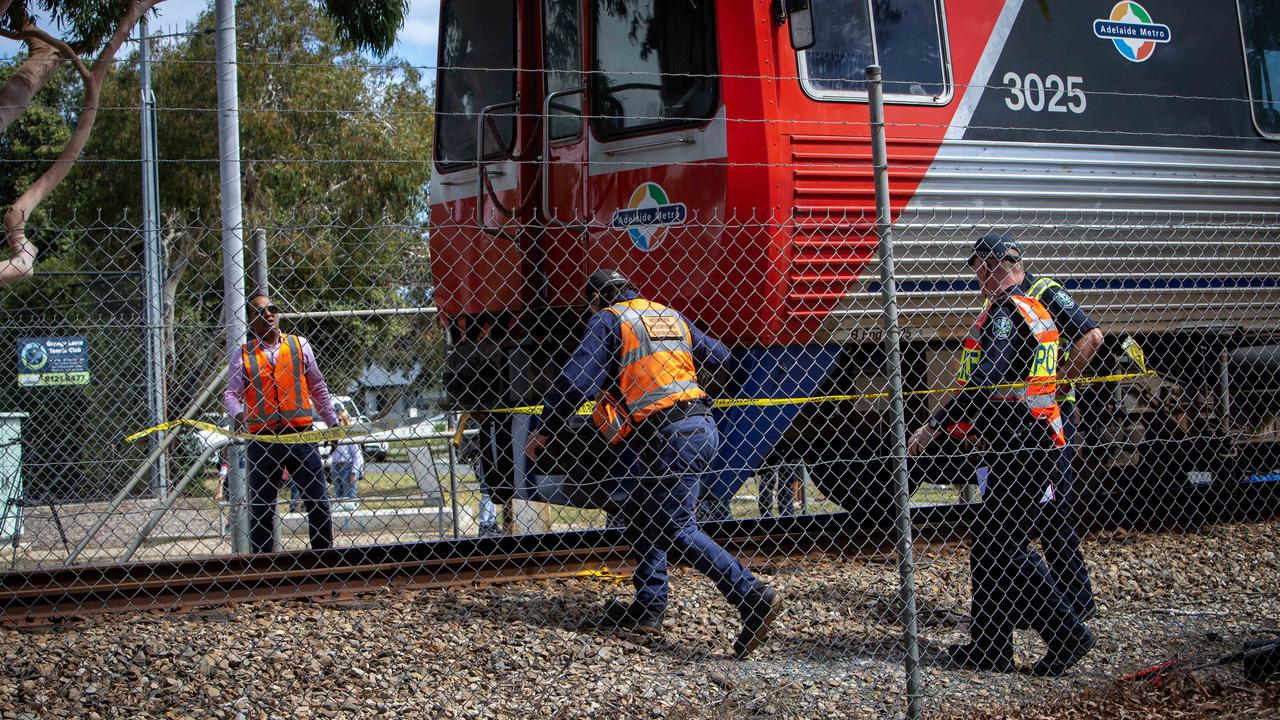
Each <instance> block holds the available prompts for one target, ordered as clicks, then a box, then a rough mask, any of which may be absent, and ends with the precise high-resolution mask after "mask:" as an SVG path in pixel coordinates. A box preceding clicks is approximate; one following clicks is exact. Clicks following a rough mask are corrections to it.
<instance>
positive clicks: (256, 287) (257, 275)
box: [249, 228, 271, 294]
mask: <svg viewBox="0 0 1280 720" xmlns="http://www.w3.org/2000/svg"><path fill="white" fill-rule="evenodd" d="M249 237H250V238H251V242H250V243H249V267H250V268H252V270H253V291H254V292H261V293H268V294H270V292H271V289H270V286H269V285H268V284H267V231H266V230H264V229H263V228H254V229H253V233H252V234H251V235H250V236H249Z"/></svg>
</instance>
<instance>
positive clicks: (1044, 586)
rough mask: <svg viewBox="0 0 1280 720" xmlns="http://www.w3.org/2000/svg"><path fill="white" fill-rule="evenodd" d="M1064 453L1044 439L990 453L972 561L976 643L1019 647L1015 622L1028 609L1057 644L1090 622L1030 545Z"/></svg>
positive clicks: (1006, 649)
mask: <svg viewBox="0 0 1280 720" xmlns="http://www.w3.org/2000/svg"><path fill="white" fill-rule="evenodd" d="M1059 453H1060V451H1059V450H1057V449H1053V448H1043V447H1034V448H1004V449H1003V450H995V451H993V452H991V453H990V460H991V463H990V467H991V470H990V474H989V475H988V480H987V482H988V485H987V494H986V495H985V496H984V498H983V500H982V505H981V506H980V508H979V510H978V517H977V523H976V525H975V526H974V527H973V528H972V535H973V548H972V551H971V552H970V555H969V569H970V576H971V582H972V589H973V601H972V616H973V624H972V627H971V634H972V636H973V640H974V642H975V643H977V644H978V645H979V646H981V647H985V648H988V649H989V650H991V651H993V652H996V653H1011V652H1012V650H1013V627H1014V624H1015V622H1016V621H1017V619H1018V618H1019V617H1022V616H1024V614H1025V616H1026V617H1027V619H1028V620H1029V621H1030V624H1031V627H1032V629H1033V630H1036V631H1037V632H1039V633H1040V635H1041V637H1043V638H1044V639H1045V641H1046V642H1049V643H1051V644H1053V643H1058V642H1062V641H1065V640H1066V639H1067V638H1070V637H1073V636H1075V635H1078V634H1079V633H1080V632H1081V631H1082V630H1083V626H1082V625H1081V623H1080V619H1079V618H1078V617H1077V616H1076V615H1075V613H1074V611H1073V610H1072V609H1071V606H1070V604H1069V603H1068V602H1067V601H1066V600H1065V599H1064V598H1063V596H1062V593H1061V592H1060V591H1059V589H1058V587H1057V585H1056V583H1055V582H1054V579H1053V576H1052V575H1051V574H1050V573H1049V570H1048V568H1047V567H1046V566H1045V564H1044V562H1043V561H1042V560H1041V559H1040V557H1039V555H1037V554H1036V553H1035V551H1033V550H1032V549H1031V548H1030V547H1029V545H1028V542H1029V539H1030V536H1031V530H1032V526H1033V523H1035V522H1036V520H1037V518H1038V516H1039V500H1040V498H1041V497H1042V496H1043V494H1044V489H1045V486H1046V485H1047V484H1048V482H1049V479H1050V477H1051V476H1052V474H1053V472H1054V468H1055V465H1056V461H1057V458H1058V454H1059Z"/></svg>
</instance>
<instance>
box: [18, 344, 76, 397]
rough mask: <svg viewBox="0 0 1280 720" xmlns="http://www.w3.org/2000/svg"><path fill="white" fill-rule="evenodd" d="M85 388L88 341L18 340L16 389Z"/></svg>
mask: <svg viewBox="0 0 1280 720" xmlns="http://www.w3.org/2000/svg"><path fill="white" fill-rule="evenodd" d="M88 384H89V341H88V340H85V339H84V338H83V337H80V336H75V337H39V338H18V385H20V386H22V387H46V386H51V385H88Z"/></svg>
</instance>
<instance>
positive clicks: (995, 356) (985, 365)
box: [929, 288, 1092, 670]
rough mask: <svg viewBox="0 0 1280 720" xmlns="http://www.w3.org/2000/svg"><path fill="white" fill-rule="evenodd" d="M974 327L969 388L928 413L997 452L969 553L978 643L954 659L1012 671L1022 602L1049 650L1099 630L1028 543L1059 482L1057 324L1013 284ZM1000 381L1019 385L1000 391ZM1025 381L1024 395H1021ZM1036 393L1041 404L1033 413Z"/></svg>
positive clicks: (937, 423)
mask: <svg viewBox="0 0 1280 720" xmlns="http://www.w3.org/2000/svg"><path fill="white" fill-rule="evenodd" d="M1014 290H1015V291H1017V290H1016V288H1015V289H1014ZM1037 308H1038V310H1037ZM1037 313H1039V314H1037ZM976 328H977V330H978V332H977V333H976V339H977V342H978V344H979V346H980V348H979V349H980V359H979V360H978V361H977V365H976V367H974V368H972V371H971V372H970V373H968V383H967V385H968V387H969V388H970V389H968V390H965V391H962V392H960V393H958V394H957V395H956V396H955V397H953V398H952V400H951V402H949V403H947V404H944V405H943V406H941V407H939V408H938V410H937V411H936V412H935V413H934V415H933V417H931V418H930V420H929V424H930V426H931V427H933V428H935V429H936V428H940V427H945V426H950V425H954V424H956V423H962V422H973V423H974V425H975V429H976V430H977V432H978V433H980V435H981V437H982V438H983V440H984V441H985V444H986V446H987V453H988V456H989V458H990V471H989V474H988V488H987V493H986V495H985V496H984V498H983V502H982V504H981V505H980V506H979V511H978V517H977V521H976V524H975V526H974V528H973V548H972V551H971V553H970V570H971V580H972V590H973V600H972V616H973V622H972V626H971V630H970V632H971V636H972V644H970V645H967V646H960V647H957V648H953V650H952V653H951V656H952V657H951V659H952V662H953V663H954V664H957V665H961V666H966V667H979V668H984V669H994V670H1012V669H1013V628H1014V624H1015V622H1016V620H1017V619H1018V618H1019V617H1022V616H1023V613H1022V612H1021V608H1022V607H1026V608H1028V609H1029V610H1030V612H1029V613H1028V615H1029V617H1028V620H1029V621H1030V624H1031V627H1032V628H1033V629H1035V630H1036V631H1037V632H1039V633H1040V635H1041V636H1042V637H1043V638H1044V639H1045V641H1046V642H1047V643H1048V644H1049V647H1050V655H1051V656H1052V655H1054V654H1055V652H1060V651H1061V649H1063V648H1076V647H1080V646H1083V645H1084V644H1086V642H1087V644H1088V645H1090V646H1091V645H1092V636H1090V635H1089V632H1088V630H1087V629H1086V628H1085V627H1084V625H1083V624H1082V623H1081V622H1080V620H1079V618H1078V617H1077V616H1076V615H1075V613H1074V612H1073V611H1072V609H1071V607H1070V605H1069V604H1068V603H1067V602H1066V600H1065V599H1064V598H1063V596H1062V594H1061V593H1060V592H1059V591H1058V589H1057V586H1056V585H1055V584H1054V581H1053V578H1052V577H1051V576H1050V575H1049V573H1048V570H1047V568H1046V567H1045V566H1044V564H1043V562H1042V561H1040V559H1039V557H1038V556H1037V555H1036V553H1035V552H1034V551H1032V550H1031V549H1030V548H1029V547H1028V541H1029V537H1030V534H1031V530H1032V524H1033V522H1034V521H1035V519H1036V516H1037V514H1038V508H1037V505H1038V502H1039V500H1040V498H1041V497H1042V496H1043V495H1044V494H1045V492H1046V488H1048V487H1050V485H1051V483H1052V481H1053V476H1054V474H1055V468H1056V466H1057V462H1058V458H1059V456H1060V455H1061V450H1060V448H1061V447H1062V445H1063V444H1064V440H1063V438H1062V433H1061V424H1060V419H1058V421H1057V424H1055V423H1054V420H1055V418H1056V416H1057V407H1056V403H1053V400H1052V398H1053V394H1052V393H1053V389H1054V385H1055V383H1054V373H1056V352H1057V329H1056V326H1054V325H1053V322H1052V320H1051V319H1050V318H1049V315H1048V313H1047V311H1045V310H1044V308H1043V307H1042V306H1040V305H1039V303H1037V302H1035V301H1033V300H1031V299H1030V298H1026V297H1024V296H1019V295H1013V294H1011V293H1010V292H1009V291H1006V292H1004V293H1002V294H1000V295H998V296H996V297H995V298H993V299H992V302H991V303H990V304H989V305H988V308H987V309H986V311H985V312H984V313H983V316H982V317H981V318H980V319H979V321H978V323H977V324H976ZM1050 345H1051V346H1052V350H1048V351H1046V348H1047V347H1049V346H1050ZM1050 353H1051V354H1052V357H1049V356H1048V355H1049V354H1050ZM1046 377H1047V380H1046V381H1036V382H1033V381H1032V379H1033V378H1046ZM1002 384H1003V385H1011V386H1013V387H1008V388H997V389H992V388H993V386H998V385H1002ZM1017 386H1021V387H1022V389H1023V390H1024V391H1025V393H1024V394H1023V397H1022V399H1023V400H1024V401H1026V402H1023V401H1015V400H1016V399H1017V397H1018V395H1019V393H1018V392H1017V389H1018V387H1017ZM1033 396H1034V397H1035V398H1038V400H1037V401H1036V402H1038V403H1040V404H1041V405H1042V406H1043V409H1042V410H1041V411H1033V410H1032V406H1033V405H1035V404H1036V402H1032V401H1031V400H1029V399H1028V398H1031V397H1033ZM1050 404H1052V409H1049V405H1050ZM1042 662H1043V661H1042Z"/></svg>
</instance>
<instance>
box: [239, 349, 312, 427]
mask: <svg viewBox="0 0 1280 720" xmlns="http://www.w3.org/2000/svg"><path fill="white" fill-rule="evenodd" d="M252 346H253V347H252V350H251V349H250V343H245V344H244V345H243V346H242V347H241V350H240V352H241V355H242V359H243V360H244V369H245V372H246V373H248V376H249V383H248V385H247V386H246V388H245V392H244V401H245V422H246V424H247V425H248V426H249V432H251V433H256V432H261V431H263V430H282V429H284V428H305V427H311V423H312V420H313V419H314V417H315V412H314V411H313V409H312V406H311V389H310V387H309V386H308V385H307V376H306V373H304V372H303V371H302V340H301V339H300V338H299V337H298V336H297V335H285V336H284V337H283V338H281V340H280V352H279V353H278V354H277V355H276V362H275V364H274V365H273V364H272V363H271V360H270V359H269V358H268V357H267V353H266V351H265V350H263V349H262V345H261V344H260V343H259V342H258V341H257V340H256V339H255V340H253V341H252Z"/></svg>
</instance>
